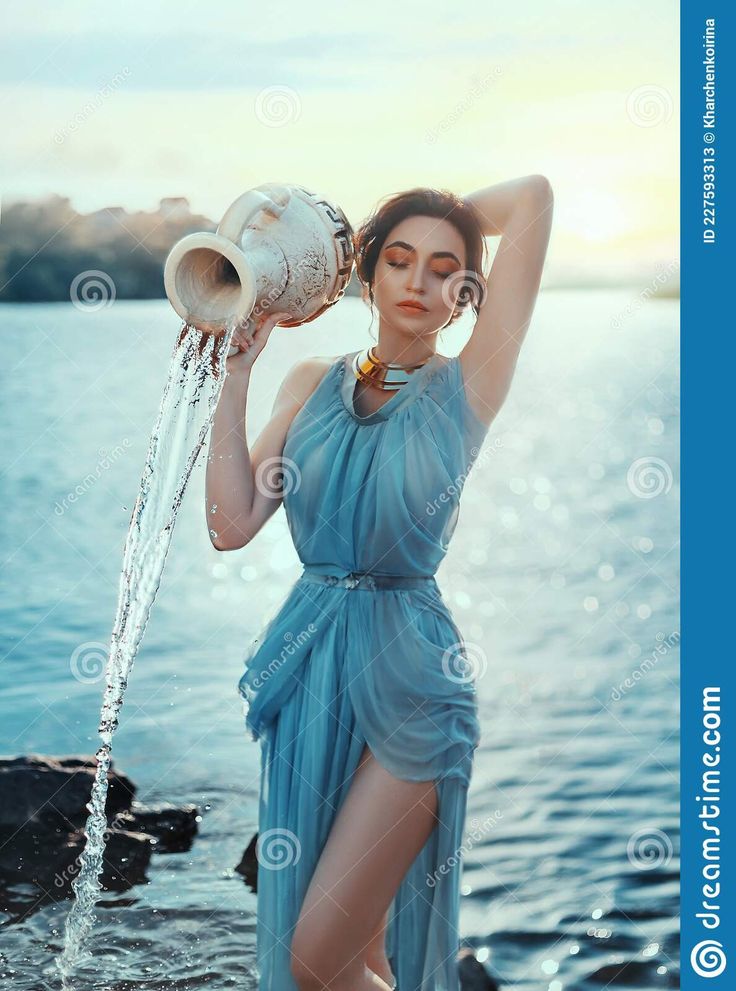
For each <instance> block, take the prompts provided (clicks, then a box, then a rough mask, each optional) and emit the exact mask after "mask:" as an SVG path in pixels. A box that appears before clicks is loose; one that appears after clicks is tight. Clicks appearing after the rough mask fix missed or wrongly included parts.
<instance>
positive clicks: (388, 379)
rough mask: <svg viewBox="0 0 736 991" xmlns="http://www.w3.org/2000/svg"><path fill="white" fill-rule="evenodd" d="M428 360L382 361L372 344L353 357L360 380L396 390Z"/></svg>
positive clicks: (355, 370) (389, 389) (355, 372)
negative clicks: (404, 362) (413, 362)
mask: <svg viewBox="0 0 736 991" xmlns="http://www.w3.org/2000/svg"><path fill="white" fill-rule="evenodd" d="M427 361H429V358H427V359H426V361H422V362H420V363H419V364H418V365H401V364H398V363H395V362H390V361H381V359H380V358H379V357H378V355H377V354H376V350H375V347H374V346H373V345H371V346H370V347H368V348H365V349H364V350H363V351H359V352H358V353H357V354H356V355H355V357H354V358H353V373H354V375H355V377H356V379H358V381H360V382H365V383H367V384H370V385H373V386H375V387H376V388H377V389H385V390H386V391H395V390H396V389H400V388H401V386H402V385H406V383H407V382H408V381H409V378H410V375H411V373H412V372H414V371H416V370H417V369H418V368H421V367H422V366H423V365H426V364H427Z"/></svg>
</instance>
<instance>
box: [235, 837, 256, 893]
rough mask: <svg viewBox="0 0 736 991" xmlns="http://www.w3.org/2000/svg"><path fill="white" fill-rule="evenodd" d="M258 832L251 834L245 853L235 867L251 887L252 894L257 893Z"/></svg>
mask: <svg viewBox="0 0 736 991" xmlns="http://www.w3.org/2000/svg"><path fill="white" fill-rule="evenodd" d="M257 842H258V833H254V834H253V838H252V839H251V841H250V843H249V844H248V846H247V848H246V850H245V853H244V854H243V856H242V857H241V860H240V863H239V864H238V866H237V867H236V868H235V870H236V871H237V872H238V874H242V876H243V878H244V879H245V883H246V884H247V885H248V886H249V887H250V888H252V889H253V893H254V894H258V858H257V857H256V843H257Z"/></svg>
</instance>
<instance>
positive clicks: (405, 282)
mask: <svg viewBox="0 0 736 991" xmlns="http://www.w3.org/2000/svg"><path fill="white" fill-rule="evenodd" d="M464 270H465V242H464V241H463V238H462V236H461V234H460V232H459V231H458V230H457V229H456V228H455V227H454V226H453V225H452V224H451V223H450V222H449V221H447V220H442V219H438V218H437V217H420V216H415V217H407V218H406V219H405V220H402V221H401V223H399V224H397V225H396V226H395V227H394V228H393V230H391V231H390V232H389V234H388V237H387V238H386V240H385V241H384V243H383V246H382V248H381V251H380V254H379V256H378V262H377V264H376V275H375V280H374V284H373V296H374V299H375V302H376V307H377V308H378V312H379V313H380V314H381V317H382V318H383V319H384V320H386V321H387V322H388V323H390V324H391V325H392V326H396V327H400V328H401V329H402V330H409V331H413V333H414V334H416V335H417V336H420V337H421V336H423V335H424V334H427V333H432V332H434V331H436V330H438V329H439V328H441V327H443V326H444V325H445V324H446V323H447V321H448V320H449V319H450V317H451V315H452V312H453V309H454V304H455V301H456V298H457V290H459V289H460V287H461V285H462V276H459V275H455V273H458V272H462V271H464ZM453 275H455V278H453ZM407 301H408V302H413V303H415V304H417V305H416V306H407V305H402V304H403V303H406V302H407Z"/></svg>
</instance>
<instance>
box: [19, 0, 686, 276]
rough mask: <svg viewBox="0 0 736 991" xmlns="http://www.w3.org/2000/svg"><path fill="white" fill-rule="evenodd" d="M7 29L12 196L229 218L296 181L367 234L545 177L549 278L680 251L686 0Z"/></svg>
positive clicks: (131, 9) (171, 16)
mask: <svg viewBox="0 0 736 991" xmlns="http://www.w3.org/2000/svg"><path fill="white" fill-rule="evenodd" d="M2 28H3V29H2V31H0V127H1V128H2V133H3V136H4V146H5V147H4V152H5V154H4V167H3V174H2V180H1V181H2V186H1V187H0V195H1V196H2V200H3V201H4V202H8V201H12V200H17V199H36V198H39V197H43V196H47V195H49V194H52V193H57V194H60V195H64V196H68V197H70V199H71V201H72V204H73V205H74V206H75V207H76V209H78V210H79V211H81V212H85V213H86V212H89V211H92V210H96V209H100V208H103V207H107V206H124V207H126V208H127V209H130V210H136V209H143V210H154V209H156V207H157V205H158V202H159V200H160V199H161V198H162V197H165V196H186V197H187V199H188V200H189V202H190V203H191V205H192V208H193V209H194V210H197V211H201V212H203V213H205V214H207V215H208V216H209V217H211V218H212V219H213V220H215V221H217V220H219V219H220V217H221V216H222V215H223V213H224V212H225V210H226V209H227V207H228V206H229V204H230V203H231V202H232V201H233V200H235V199H236V198H237V197H238V196H239V195H240V194H241V193H243V192H245V191H246V190H247V189H249V188H251V187H253V186H257V185H259V184H260V183H263V182H294V183H298V184H299V185H302V186H306V187H308V188H311V189H314V190H315V191H318V192H321V193H322V194H324V195H325V196H327V197H328V198H329V199H332V200H333V201H335V202H337V203H338V204H339V205H340V206H341V207H342V208H343V210H344V211H345V212H346V214H347V216H348V218H349V220H350V221H351V223H353V225H354V226H357V225H358V224H359V223H360V221H361V220H363V219H364V218H365V217H366V216H367V215H368V214H369V213H370V212H371V210H372V209H374V207H375V206H376V205H377V204H378V202H379V201H380V200H381V199H382V198H383V197H386V196H388V195H390V194H391V193H394V192H398V191H399V190H402V189H408V188H410V187H413V186H434V187H437V188H443V189H451V190H453V191H455V192H457V193H460V194H463V193H467V192H470V191H471V190H475V189H478V188H481V187H484V186H488V185H492V184H493V183H494V182H501V181H504V180H505V179H508V178H512V177H514V176H519V175H528V174H532V173H541V174H543V175H546V176H547V177H548V178H549V180H550V182H551V183H552V186H553V189H554V193H555V214H554V225H553V232H552V238H551V241H550V250H549V254H548V263H547V265H546V267H545V279H546V280H548V281H549V282H550V284H554V283H567V282H569V281H570V280H572V281H573V282H575V281H578V280H579V281H581V282H585V281H586V280H590V279H596V278H598V279H604V280H606V281H608V280H614V281H631V280H632V279H633V280H635V281H636V280H639V281H643V279H644V278H645V277H646V273H651V272H652V271H654V270H656V269H659V268H663V267H669V268H670V269H671V266H672V264H673V262H676V261H677V259H678V258H679V92H678V91H679V11H678V5H677V4H675V3H672V2H665V0H653V2H650V3H647V4H640V3H633V2H629V0H618V2H616V3H615V4H614V3H608V4H603V3H598V4H590V3H584V2H575V3H573V2H568V0H558V2H556V3H554V4H550V3H549V2H548V0H547V2H540V0H527V2H524V0H521V2H519V3H517V4H515V5H509V4H508V3H501V2H498V0H482V2H477V0H471V2H465V3H464V4H462V5H461V6H456V5H452V6H450V5H449V4H448V5H437V4H430V3H427V2H426V0H425V2H423V3H417V2H415V0H409V2H406V0H404V2H401V3H397V2H387V0H373V2H371V3H370V4H360V5H355V6H353V5H349V4H336V3H313V4H310V5H304V4H303V3H297V2H281V3H278V2H276V3H270V4H265V3H262V4H255V3H252V2H251V3H247V2H242V0H241V2H238V3H234V2H230V0H219V2H218V3H217V4H216V5H215V4H212V5H205V4H202V3H201V2H190V0H182V2H177V3H173V2H170V0H155V2H152V0H149V2H147V3H142V2H139V0H132V2H128V3H126V4H119V5H115V6H113V5H102V4H99V3H91V2H88V0H84V2H82V0H76V2H75V0H66V2H65V3H64V4H63V5H57V6H55V5H53V4H51V3H49V2H45V3H41V2H38V0H31V2H25V3H24V4H22V5H21V4H15V5H13V6H12V7H11V6H10V5H4V8H3V13H2ZM494 240H495V239H492V240H491V245H493V243H494ZM544 285H545V282H544V281H543V287H544Z"/></svg>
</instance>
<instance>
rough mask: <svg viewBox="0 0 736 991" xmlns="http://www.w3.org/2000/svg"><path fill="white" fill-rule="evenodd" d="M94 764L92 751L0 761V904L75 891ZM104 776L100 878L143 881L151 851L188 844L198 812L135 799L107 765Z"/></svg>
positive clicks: (41, 900)
mask: <svg viewBox="0 0 736 991" xmlns="http://www.w3.org/2000/svg"><path fill="white" fill-rule="evenodd" d="M96 766H97V761H96V759H95V758H94V757H73V756H72V757H44V756H40V755H36V754H31V755H27V756H23V757H14V758H3V759H0V908H2V909H6V910H8V911H10V912H11V913H13V914H16V913H19V912H21V913H22V914H23V915H27V914H28V913H29V912H31V911H33V910H35V909H36V908H38V907H40V905H42V904H45V903H47V902H49V901H57V900H60V899H63V898H68V897H73V895H74V889H73V888H72V881H73V880H74V878H75V877H76V876H77V874H78V873H79V869H80V859H79V858H80V856H81V853H82V851H83V850H84V847H85V844H86V836H85V833H84V826H85V825H86V822H87V818H88V816H89V808H88V805H89V802H90V799H91V795H92V785H93V782H94V778H95V768H96ZM108 781H109V791H108V795H107V800H106V804H105V813H106V816H107V820H108V828H107V829H106V830H105V840H106V842H105V850H104V855H103V869H102V872H101V874H100V884H101V886H102V889H103V890H105V891H116V892H120V891H126V890H128V889H129V888H131V887H132V886H133V885H135V884H141V883H143V882H145V880H146V869H147V867H148V864H149V862H150V859H151V854H152V853H154V852H162V851H163V852H167V853H173V852H179V851H182V850H188V849H189V848H190V847H191V844H192V840H193V838H194V836H195V835H196V833H197V819H198V813H197V808H196V806H194V805H185V806H183V807H181V808H177V807H175V806H173V805H170V804H164V803H162V804H160V805H141V804H139V803H136V802H134V800H133V799H134V796H135V793H136V788H135V785H134V784H133V782H132V781H131V780H130V778H128V777H127V776H126V775H124V774H119V773H118V772H116V771H114V770H113V768H112V765H111V767H110V772H109V775H108Z"/></svg>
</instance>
